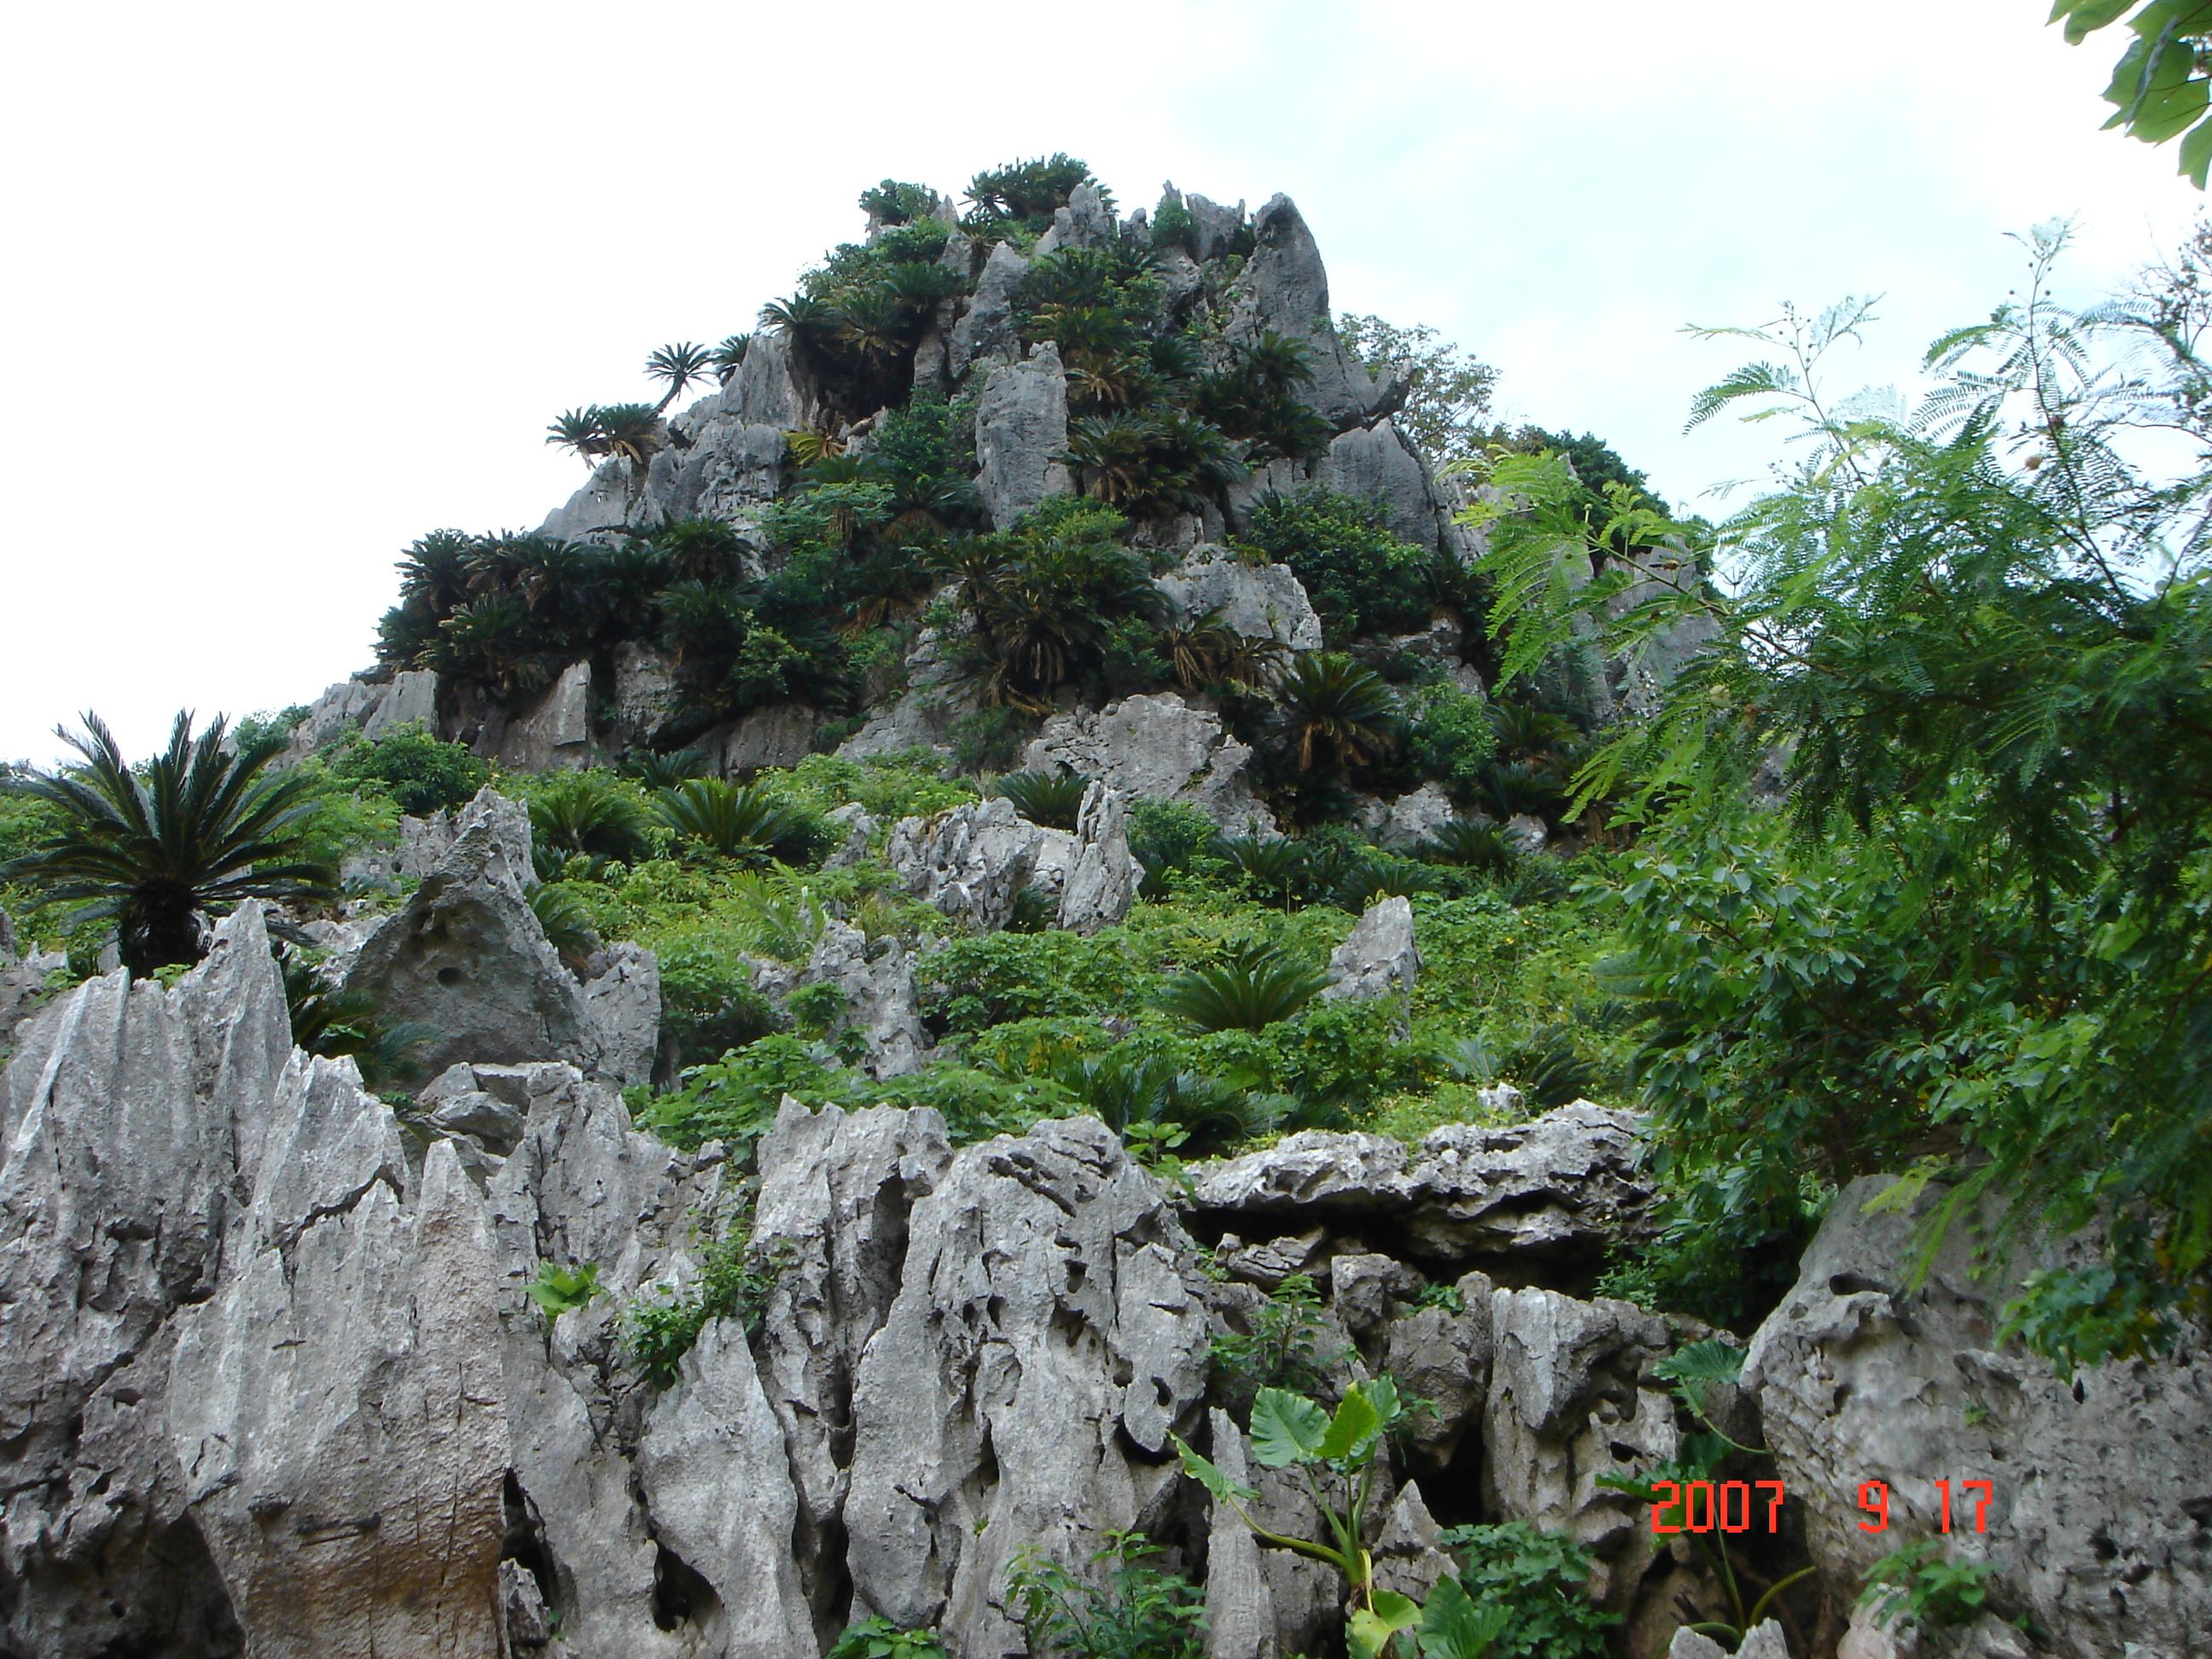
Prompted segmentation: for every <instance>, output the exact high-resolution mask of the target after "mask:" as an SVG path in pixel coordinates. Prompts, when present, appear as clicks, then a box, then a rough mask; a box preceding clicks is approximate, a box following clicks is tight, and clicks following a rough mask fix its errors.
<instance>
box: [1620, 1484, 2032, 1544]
mask: <svg viewBox="0 0 2212 1659" xmlns="http://www.w3.org/2000/svg"><path fill="white" fill-rule="evenodd" d="M1933 1484H1934V1486H1935V1488H1936V1505H1937V1511H1938V1513H1937V1526H1938V1529H1939V1530H1941V1531H1943V1532H1949V1531H1950V1530H1951V1529H1952V1527H1953V1526H1954V1523H1955V1524H1956V1525H1957V1526H1958V1527H1959V1528H1960V1530H1961V1531H1963V1530H1965V1528H1966V1505H1967V1503H1968V1500H1969V1499H1971V1500H1972V1514H1973V1523H1974V1530H1975V1531H1976V1532H1984V1533H1985V1532H1987V1531H1988V1530H1989V1529H1990V1501H1991V1500H1992V1499H1993V1498H1995V1497H1996V1484H1995V1483H1994V1482H1993V1481H1989V1480H1960V1481H1958V1482H1956V1483H1955V1489H1956V1494H1957V1495H1956V1498H1955V1500H1954V1495H1953V1494H1954V1483H1953V1482H1951V1481H1948V1480H1938V1481H1936V1482H1934V1483H1933ZM1650 1491H1651V1492H1655V1493H1656V1494H1658V1497H1657V1498H1656V1501H1655V1502H1654V1503H1653V1504H1652V1505H1651V1530H1652V1531H1653V1532H1655V1533H1682V1532H1700V1533H1709V1532H1724V1533H1742V1532H1750V1531H1752V1530H1753V1528H1754V1523H1755V1522H1758V1521H1759V1520H1760V1519H1761V1518H1762V1516H1761V1515H1760V1511H1761V1510H1764V1511H1765V1514H1764V1516H1763V1519H1764V1522H1765V1524H1764V1525H1763V1526H1759V1527H1758V1528H1757V1529H1758V1530H1759V1531H1762V1532H1768V1533H1776V1532H1779V1531H1781V1530H1782V1504H1783V1501H1784V1498H1786V1497H1787V1496H1788V1494H1787V1492H1785V1491H1784V1487H1783V1484H1782V1482H1780V1481H1779V1480H1719V1481H1715V1480H1654V1481H1653V1482H1652V1483H1651V1485H1650ZM1859 1508H1860V1509H1862V1510H1864V1511H1866V1514H1867V1517H1868V1518H1867V1519H1865V1520H1863V1521H1862V1522H1859V1530H1860V1531H1861V1532H1869V1533H1872V1532H1886V1531H1887V1530H1888V1529H1889V1486H1888V1484H1887V1482H1886V1481H1881V1480H1869V1481H1865V1482H1863V1484H1862V1485H1861V1486H1860V1487H1859Z"/></svg>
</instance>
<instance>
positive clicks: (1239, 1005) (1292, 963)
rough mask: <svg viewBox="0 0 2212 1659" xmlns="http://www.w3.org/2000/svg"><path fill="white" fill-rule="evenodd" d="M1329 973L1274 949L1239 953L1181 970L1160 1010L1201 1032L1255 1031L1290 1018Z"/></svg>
mask: <svg viewBox="0 0 2212 1659" xmlns="http://www.w3.org/2000/svg"><path fill="white" fill-rule="evenodd" d="M1327 984H1328V975H1327V974H1326V973H1324V972H1322V970H1321V969H1318V968H1310V967H1308V966H1307V965H1306V964H1305V963H1302V962H1299V961H1297V960H1295V959H1294V958H1292V957H1286V956H1284V955H1283V954H1282V953H1281V952H1279V951H1266V950H1263V951H1244V952H1241V953H1239V954H1238V955H1237V956H1234V957H1231V958H1230V959H1229V960H1228V961H1226V962H1215V963H1205V964H1204V965H1202V966H1200V967H1196V968H1188V969H1184V970H1183V971H1182V973H1180V974H1177V975H1176V976H1175V977H1174V978H1173V979H1171V980H1170V981H1168V984H1167V988H1166V989H1165V990H1164V991H1163V992H1162V993H1161V994H1160V1006H1161V1007H1162V1008H1163V1009H1164V1010H1165V1011H1166V1012H1168V1013H1170V1014H1172V1015H1173V1016H1175V1018H1177V1019H1179V1020H1181V1021H1182V1023H1183V1024H1186V1025H1188V1026H1190V1027H1191V1028H1192V1029H1194V1030H1200V1031H1258V1030H1265V1029H1266V1028H1267V1026H1270V1025H1273V1024H1279V1022H1281V1021H1283V1020H1286V1019H1290V1018H1293V1017H1294V1016H1296V1015H1297V1013H1298V1012H1300V1011H1301V1010H1302V1009H1304V1007H1305V1006H1306V1004H1308V1003H1309V1002H1311V1001H1312V1000H1314V998H1315V997H1316V996H1318V995H1319V994H1321V991H1322V987H1324V986H1326V985H1327Z"/></svg>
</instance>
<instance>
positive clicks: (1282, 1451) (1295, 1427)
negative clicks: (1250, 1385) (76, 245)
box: [1252, 1389, 1328, 1469]
mask: <svg viewBox="0 0 2212 1659" xmlns="http://www.w3.org/2000/svg"><path fill="white" fill-rule="evenodd" d="M1327 1437H1328V1413H1326V1412H1324V1411H1322V1408H1321V1407H1319V1406H1316V1405H1315V1404H1314V1402H1313V1401H1310V1400H1308V1399H1306V1398H1304V1396H1303V1395H1295V1394H1292V1393H1291V1391H1290V1390H1289V1389H1261V1390H1260V1392H1259V1394H1258V1395H1256V1396H1255V1398H1254V1400H1253V1401H1252V1455H1253V1456H1254V1457H1255V1458H1256V1459H1258V1460H1259V1462H1260V1466H1261V1468H1269V1469H1281V1468H1289V1467H1290V1466H1291V1464H1293V1463H1310V1462H1313V1461H1314V1460H1315V1459H1316V1458H1317V1457H1318V1456H1320V1455H1321V1446H1322V1441H1323V1440H1324V1439H1326V1438H1327Z"/></svg>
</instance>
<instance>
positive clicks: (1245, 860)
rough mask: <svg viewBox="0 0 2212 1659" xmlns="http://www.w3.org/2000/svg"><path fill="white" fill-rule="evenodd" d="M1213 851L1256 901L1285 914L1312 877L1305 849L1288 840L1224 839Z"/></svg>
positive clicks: (1237, 837) (1217, 843)
mask: <svg viewBox="0 0 2212 1659" xmlns="http://www.w3.org/2000/svg"><path fill="white" fill-rule="evenodd" d="M1213 850H1214V851H1215V852H1216V853H1218V854H1220V855H1221V856H1222V857H1223V858H1225V859H1227V860H1229V862H1230V863H1231V866H1234V867H1235V869H1236V871H1237V875H1238V876H1239V877H1241V878H1243V882H1244V884H1245V886H1246V887H1247V888H1248V889H1249V890H1250V891H1251V894H1252V896H1253V897H1255V898H1258V899H1265V900H1266V901H1267V902H1268V903H1270V904H1279V905H1281V906H1282V907H1283V908H1285V909H1286V910H1287V909H1289V908H1291V904H1292V903H1294V902H1296V901H1297V898H1298V897H1299V896H1301V895H1302V894H1303V893H1304V891H1305V888H1306V883H1307V879H1308V878H1309V877H1310V875H1311V874H1312V870H1311V868H1310V865H1309V862H1308V860H1307V858H1306V849H1305V848H1304V846H1302V845H1301V844H1300V843H1298V842H1295V841H1291V840H1290V839H1288V838H1287V837H1283V836H1278V837H1277V838H1276V839H1274V840H1273V841H1261V840H1260V839H1259V838H1258V837H1257V836H1223V837H1222V838H1221V839H1220V840H1219V841H1218V842H1215V843H1214V845H1213Z"/></svg>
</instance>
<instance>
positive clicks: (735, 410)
mask: <svg viewBox="0 0 2212 1659" xmlns="http://www.w3.org/2000/svg"><path fill="white" fill-rule="evenodd" d="M720 405H721V407H722V409H723V410H726V412H727V414H728V415H729V416H731V417H732V418H733V419H735V420H736V421H738V422H741V423H742V424H744V425H745V426H753V427H769V428H773V429H775V431H778V432H789V431H793V430H794V429H796V428H799V427H806V426H811V425H813V424H814V418H815V413H816V405H815V398H814V393H813V388H812V387H811V386H810V385H808V384H807V380H806V376H805V373H804V371H803V370H802V369H801V368H800V367H799V363H798V361H797V354H796V353H795V352H794V351H793V348H792V343H791V337H790V335H788V334H787V333H786V332H785V331H783V330H781V329H780V328H778V329H764V330H763V331H761V332H760V333H758V334H756V335H754V336H753V340H752V343H751V344H750V346H748V347H746V348H745V360H744V362H742V363H740V364H739V365H738V373H737V376H736V378H735V379H734V380H732V382H731V384H730V386H729V388H728V390H726V392H724V393H723V394H722V396H721V398H720Z"/></svg>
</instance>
